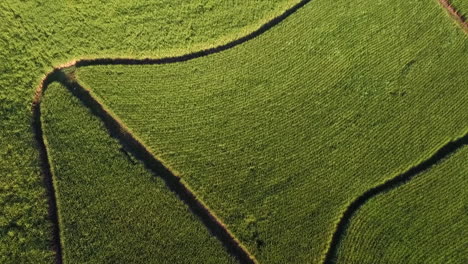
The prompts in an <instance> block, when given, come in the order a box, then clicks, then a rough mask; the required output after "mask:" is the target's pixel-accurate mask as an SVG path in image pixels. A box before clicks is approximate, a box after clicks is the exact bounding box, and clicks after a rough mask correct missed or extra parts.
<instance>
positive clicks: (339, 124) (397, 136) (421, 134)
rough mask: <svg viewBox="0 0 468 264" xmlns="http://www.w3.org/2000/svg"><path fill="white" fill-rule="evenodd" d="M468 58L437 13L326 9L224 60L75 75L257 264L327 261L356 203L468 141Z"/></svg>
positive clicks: (359, 4)
mask: <svg viewBox="0 0 468 264" xmlns="http://www.w3.org/2000/svg"><path fill="white" fill-rule="evenodd" d="M421 36H424V38H421ZM467 48H468V40H467V38H466V36H465V35H464V33H463V32H462V31H461V30H460V29H459V28H458V27H457V26H455V25H453V23H452V21H450V19H448V18H447V16H446V14H445V13H444V10H442V9H441V8H440V6H439V5H437V3H433V4H431V3H428V2H421V1H416V0H414V1H403V0H402V1H372V2H371V1H356V2H353V3H350V2H349V1H348V2H347V1H335V2H333V3H331V2H330V1H324V0H317V1H314V2H312V3H311V4H309V5H307V6H305V7H304V8H303V9H301V10H299V11H298V12H297V13H295V14H294V15H293V16H291V17H290V18H289V19H287V20H286V21H284V22H283V23H281V24H280V25H278V26H277V27H275V28H273V29H271V30H270V31H268V32H267V33H265V34H263V35H261V36H259V37H258V38H256V39H254V40H252V41H249V42H247V43H245V44H243V45H241V46H238V47H235V48H233V49H231V50H227V51H225V52H223V53H219V54H214V55H210V56H208V57H204V58H200V59H196V60H193V61H189V62H184V63H177V64H171V65H157V66H96V67H84V68H79V69H78V74H77V76H78V79H79V80H80V81H81V82H82V83H83V84H84V85H86V86H88V87H89V88H91V89H92V90H93V91H94V92H95V93H96V94H97V95H98V96H99V97H100V99H102V101H104V102H105V103H106V104H107V106H108V107H109V108H110V109H112V111H113V112H114V113H115V114H117V116H119V117H120V118H121V119H122V120H123V122H124V123H125V124H126V125H127V126H128V127H130V129H131V130H132V131H133V132H134V133H135V134H136V135H137V136H138V137H139V138H141V139H142V140H143V141H144V142H145V143H146V144H147V145H148V146H149V147H150V148H151V150H152V151H153V152H154V153H156V155H157V156H158V157H159V158H160V159H161V160H163V161H164V162H165V163H166V164H167V165H168V166H170V167H171V168H173V169H174V171H176V172H177V173H179V175H180V176H181V177H182V178H183V180H184V181H185V182H187V183H188V184H189V185H190V186H191V187H192V188H193V190H194V191H195V192H196V193H197V194H198V195H199V196H200V197H201V198H202V199H203V200H204V201H205V202H206V203H207V204H208V206H210V207H211V208H212V209H213V210H214V211H215V212H216V213H217V214H218V215H219V216H220V217H221V218H222V219H223V221H225V223H227V225H228V226H229V228H230V229H231V230H233V232H234V233H235V234H236V236H237V237H238V238H239V239H240V240H241V241H242V242H244V243H246V244H247V245H248V247H249V249H250V250H251V251H252V252H253V253H254V254H255V255H256V256H257V258H258V259H259V261H260V262H265V263H285V262H288V263H307V262H312V263H317V262H319V261H320V259H321V258H322V256H323V253H324V251H325V250H326V247H327V243H328V242H329V240H330V238H331V235H332V233H333V231H334V229H335V225H336V222H337V221H338V219H339V218H340V217H341V214H342V212H343V210H344V209H345V208H346V206H347V205H348V204H349V203H350V202H351V201H352V200H353V199H354V198H355V197H357V196H358V195H360V194H362V193H363V192H364V191H365V190H367V189H369V188H371V187H373V186H375V185H377V184H379V183H382V182H383V181H385V180H387V179H389V178H392V177H394V176H395V175H397V174H399V173H401V172H402V171H405V170H406V169H407V168H409V167H411V166H412V165H414V164H417V163H419V162H420V161H421V160H423V159H425V158H427V157H429V156H430V155H431V154H432V153H433V152H435V151H436V150H437V149H438V148H440V147H441V146H443V145H444V144H445V143H446V142H447V141H448V140H449V139H451V138H456V137H459V136H461V135H464V134H465V133H466V132H467V129H468V124H467V122H466V120H468V116H467V114H468V105H467V104H466V101H467V98H468V93H467V90H466V89H463V88H462V87H465V86H466V83H467V82H468V74H466V73H467V72H466V69H465V68H464V67H463V66H462V65H464V63H465V62H466V61H467V60H468V53H467Z"/></svg>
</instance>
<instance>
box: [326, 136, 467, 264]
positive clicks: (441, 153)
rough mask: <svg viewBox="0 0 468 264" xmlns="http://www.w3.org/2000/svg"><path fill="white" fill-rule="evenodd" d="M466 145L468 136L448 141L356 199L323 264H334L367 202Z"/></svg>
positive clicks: (341, 224)
mask: <svg viewBox="0 0 468 264" xmlns="http://www.w3.org/2000/svg"><path fill="white" fill-rule="evenodd" d="M466 145H468V134H466V135H464V136H463V137H461V138H458V139H456V140H454V141H450V142H449V143H447V144H445V145H444V146H443V147H442V148H440V149H439V150H438V151H437V152H435V153H434V154H433V155H432V156H430V157H429V158H428V159H426V160H424V161H422V162H421V163H419V164H418V165H416V166H413V167H411V168H410V169H409V170H407V171H406V172H404V173H402V174H399V175H398V176H396V177H394V178H392V179H390V180H388V181H386V182H384V183H383V184H381V185H378V186H376V187H374V188H371V189H369V190H367V191H366V192H364V193H363V194H361V195H360V196H359V197H357V198H356V199H355V200H354V201H353V202H352V203H351V204H350V205H349V206H348V208H347V209H346V211H345V212H344V214H343V216H342V217H341V219H340V221H339V222H338V225H337V226H336V230H335V232H334V233H333V236H332V239H331V242H330V246H329V248H328V251H327V253H326V255H325V259H324V261H323V263H324V264H334V263H336V261H337V259H336V258H337V254H338V247H339V245H340V242H341V240H342V239H343V238H344V236H345V234H346V229H347V228H348V226H349V224H350V222H351V219H352V217H353V216H354V215H355V214H356V212H357V211H358V210H359V208H361V207H362V206H363V205H364V204H365V203H367V201H369V200H370V199H372V198H374V197H375V196H377V195H379V194H382V193H385V192H388V191H390V190H392V189H395V188H398V187H399V186H401V185H403V184H405V183H407V182H408V181H410V180H411V179H413V178H414V177H415V176H416V175H418V174H420V173H421V172H423V171H425V170H428V169H430V168H431V167H432V166H434V165H436V164H438V163H439V162H441V161H442V160H443V159H445V158H447V157H448V156H449V155H451V154H453V153H454V152H456V151H457V150H459V149H460V148H462V147H464V146H466Z"/></svg>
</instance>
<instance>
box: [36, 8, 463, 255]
mask: <svg viewBox="0 0 468 264" xmlns="http://www.w3.org/2000/svg"><path fill="white" fill-rule="evenodd" d="M311 1H312V0H302V1H300V2H298V3H297V4H296V5H294V6H292V7H291V8H289V9H287V10H285V11H284V12H283V13H282V14H280V15H279V16H277V17H274V18H273V19H271V20H270V21H268V22H267V23H265V24H263V25H262V26H260V27H259V28H258V29H257V30H255V31H253V32H251V33H249V34H247V35H245V36H243V37H241V38H239V39H236V40H233V41H231V42H228V43H225V44H222V45H219V46H216V47H212V48H208V49H204V50H200V51H197V52H193V53H188V54H184V55H180V56H173V57H165V58H144V59H133V58H95V59H77V60H72V61H70V62H67V63H65V64H62V65H59V66H56V67H54V68H53V70H52V71H51V72H49V73H48V74H46V75H45V76H44V78H43V79H42V80H41V82H40V84H39V85H38V86H37V88H36V92H35V95H34V98H33V102H32V112H33V120H32V125H33V131H34V134H35V139H36V141H37V148H38V150H39V155H40V163H41V164H40V165H41V168H42V171H43V174H44V185H45V187H46V194H47V196H48V204H49V217H50V219H51V221H52V232H53V237H52V238H53V241H52V243H53V246H52V247H53V250H54V251H55V252H56V256H55V261H56V263H59V264H61V263H63V255H62V251H63V245H62V240H61V238H60V233H61V231H60V217H59V211H58V208H57V198H56V184H55V182H54V179H53V169H52V167H51V163H50V160H49V155H48V149H47V142H46V140H45V137H44V133H43V124H42V119H41V101H42V98H43V95H44V93H45V91H46V89H47V87H48V85H49V84H50V83H52V82H59V83H61V84H63V85H64V86H65V87H67V88H68V89H69V90H70V91H71V92H72V93H73V95H74V96H76V97H78V98H79V99H80V100H81V101H82V102H83V104H84V105H86V106H87V107H89V108H90V109H91V111H92V112H93V113H94V114H95V115H96V116H98V117H99V118H100V119H101V120H102V121H103V122H104V124H105V126H106V128H107V129H108V131H109V133H110V134H111V135H112V136H114V137H116V138H117V139H118V140H119V141H120V143H121V144H122V145H123V146H125V147H126V149H128V150H129V151H130V152H131V153H132V154H133V155H135V157H137V158H138V159H139V160H141V161H142V162H143V163H144V165H145V166H146V167H147V168H148V169H150V170H151V171H152V172H153V173H155V174H157V175H159V176H161V178H162V179H163V180H164V181H165V183H166V185H167V187H168V188H169V189H170V190H171V191H173V192H174V193H176V195H177V196H178V197H179V198H180V199H181V200H182V201H183V202H184V203H185V204H186V205H187V206H188V207H189V209H190V210H191V211H192V212H193V213H194V214H195V215H197V216H198V217H199V219H200V220H201V221H202V222H203V224H204V225H205V226H206V227H207V229H209V231H210V232H211V233H212V234H213V235H214V236H216V237H217V238H218V239H219V240H220V241H221V243H222V244H223V246H224V247H225V248H226V250H227V251H228V252H229V253H230V254H232V255H233V256H234V257H235V258H236V259H238V260H239V261H240V263H258V261H257V260H256V259H255V257H254V256H253V255H252V254H251V253H250V252H249V251H248V250H247V248H246V247H245V246H244V245H243V244H242V243H241V242H240V241H239V240H238V239H237V238H236V237H235V236H234V235H233V234H232V233H231V232H230V231H229V229H228V228H227V226H226V225H225V224H224V223H223V222H222V221H221V220H220V219H219V218H218V217H217V216H216V214H215V213H214V212H213V211H212V210H211V209H210V208H208V206H206V205H205V204H204V203H203V201H201V200H200V199H198V198H197V195H196V194H195V193H194V192H193V191H192V190H191V189H190V187H189V186H188V185H187V184H186V183H185V182H184V180H182V179H181V178H180V177H178V176H177V175H175V174H174V173H173V172H172V171H171V170H170V169H168V167H167V166H165V165H164V164H163V163H162V162H161V161H160V160H158V159H157V158H156V156H155V155H154V154H153V153H152V152H151V151H150V150H149V148H148V147H146V146H145V145H144V144H143V142H142V141H141V140H140V139H138V138H137V137H136V136H135V135H133V134H132V133H131V132H130V130H129V129H128V128H127V127H126V126H125V125H124V124H123V123H122V122H121V121H120V119H119V118H118V117H116V116H114V115H113V114H111V112H110V111H109V110H108V109H107V108H106V107H105V106H104V105H103V104H102V103H101V102H100V101H99V100H98V99H96V97H95V96H94V95H93V93H92V92H91V91H90V90H88V89H86V88H85V87H83V86H81V85H80V84H79V83H77V82H76V81H75V80H74V79H73V78H70V76H69V75H68V74H67V70H70V69H73V68H75V67H85V66H93V65H156V64H170V63H177V62H184V61H188V60H192V59H196V58H200V57H204V56H208V55H210V54H214V53H218V52H222V51H224V50H227V49H230V48H233V47H235V46H238V45H240V44H242V43H244V42H247V41H249V40H251V39H253V38H255V37H257V36H259V35H261V34H263V33H265V32H266V31H268V30H269V29H271V28H272V27H274V26H276V25H277V24H279V23H280V22H281V21H283V20H284V19H286V18H287V17H289V16H290V15H291V14H293V13H295V12H296V11H297V10H299V9H300V8H302V7H303V6H304V5H306V4H307V3H309V2H311ZM438 1H439V3H440V4H441V5H442V6H443V7H444V8H445V9H446V10H447V12H448V13H449V14H450V16H451V17H452V18H453V19H454V20H455V21H457V23H458V24H459V25H460V26H461V27H462V29H463V30H464V31H465V32H466V33H468V23H467V22H466V20H465V18H464V17H463V16H462V15H461V14H460V13H459V12H458V11H457V10H456V9H455V8H454V7H453V6H452V5H451V4H450V2H449V1H448V0H438ZM467 144H468V135H465V136H463V137H462V138H459V139H457V140H455V141H451V142H449V143H447V144H446V145H445V146H443V147H442V148H441V149H439V150H438V151H437V152H436V153H435V154H433V155H432V156H431V157H430V158H429V159H427V160H425V161H423V162H421V163H420V164H418V165H416V166H414V167H412V168H410V169H409V170H408V171H406V172H405V173H403V174H400V175H398V176H396V177H395V178H392V179H390V180H388V181H387V182H385V183H383V184H381V185H378V186H376V187H374V188H371V189H369V190H368V191H366V192H365V193H363V194H362V195H360V196H359V197H358V198H356V199H355V200H354V201H353V202H352V203H351V204H350V205H349V206H348V207H347V209H346V211H345V212H344V214H343V216H342V218H341V219H340V221H339V223H338V224H337V227H336V230H335V232H334V233H333V236H332V239H331V242H330V243H329V246H328V249H327V252H326V254H325V258H324V263H325V264H330V263H334V257H335V256H336V253H337V248H338V245H339V242H340V240H341V239H342V237H343V236H344V233H345V231H346V227H347V226H348V224H349V222H350V220H351V218H352V216H353V215H354V214H355V212H356V211H357V210H358V209H359V208H360V207H361V206H362V205H363V204H364V203H366V202H367V201H368V200H369V199H371V198H372V197H374V196H376V195H378V194H380V193H382V192H386V191H388V190H390V189H392V188H396V187H398V186H400V185H401V184H404V183H405V182H407V181H409V180H410V179H411V178H413V177H414V176H415V175H417V174H419V173H420V172H422V171H424V170H426V169H428V168H430V167H431V166H433V165H434V164H436V163H438V162H440V161H441V160H442V159H444V158H446V157H447V156H448V155H450V154H451V153H453V152H455V151H456V150H458V149H459V148H461V147H462V146H464V145H467Z"/></svg>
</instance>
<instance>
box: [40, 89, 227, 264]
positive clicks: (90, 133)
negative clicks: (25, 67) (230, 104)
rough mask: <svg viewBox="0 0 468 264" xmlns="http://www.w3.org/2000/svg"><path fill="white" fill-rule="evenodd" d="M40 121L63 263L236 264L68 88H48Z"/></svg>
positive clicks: (199, 223)
mask: <svg viewBox="0 0 468 264" xmlns="http://www.w3.org/2000/svg"><path fill="white" fill-rule="evenodd" d="M42 119H43V124H44V134H45V137H46V141H47V144H48V148H49V149H50V154H49V155H50V157H51V158H50V159H51V163H52V170H53V171H54V180H55V181H56V183H55V186H56V191H57V194H58V202H57V203H58V208H59V218H60V228H61V240H62V245H63V255H64V262H65V263H234V262H235V261H234V260H233V259H231V257H230V256H229V255H228V253H227V252H226V251H225V250H224V249H223V247H222V245H221V244H220V242H219V241H218V240H217V239H216V238H215V237H213V236H212V235H211V234H210V233H209V232H208V229H206V227H204V226H203V224H202V223H201V222H200V221H199V219H197V218H196V217H195V216H194V215H193V214H192V213H191V212H190V211H189V210H188V208H187V207H186V206H185V205H184V204H183V202H182V201H180V200H179V199H178V198H177V197H176V195H175V194H174V193H172V192H170V191H169V190H168V188H167V187H166V185H165V184H164V182H163V180H162V179H161V178H159V177H158V176H157V175H152V174H151V173H150V172H149V171H147V170H146V169H145V168H144V167H143V165H142V164H141V163H139V162H135V160H134V158H133V157H131V155H130V154H128V153H127V152H126V151H125V150H124V149H122V147H121V145H120V143H119V142H118V141H117V140H116V139H114V138H111V137H110V136H109V135H108V134H107V131H106V129H105V127H104V126H103V124H102V123H101V121H100V120H99V119H97V117H95V116H93V115H92V114H91V113H90V112H89V111H88V110H87V109H85V108H83V105H82V104H81V103H80V102H79V100H78V99H77V98H76V97H73V96H72V95H71V94H70V93H69V91H68V90H66V88H64V87H62V86H61V85H59V84H57V83H53V84H52V85H51V86H50V87H49V88H48V90H47V92H46V96H45V98H44V102H43V117H42Z"/></svg>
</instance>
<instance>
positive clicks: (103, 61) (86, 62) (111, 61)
mask: <svg viewBox="0 0 468 264" xmlns="http://www.w3.org/2000/svg"><path fill="white" fill-rule="evenodd" d="M310 1H312V0H302V1H300V2H299V3H297V4H295V5H294V6H292V7H290V8H289V9H287V10H286V11H284V12H283V13H282V14H281V15H279V16H277V17H274V18H273V19H272V20H270V21H268V22H266V23H265V24H263V25H262V26H260V27H259V28H258V29H257V30H255V31H253V32H251V33H249V34H247V35H245V36H243V37H241V38H238V39H235V40H233V41H231V42H228V43H226V44H223V45H220V46H216V47H213V48H209V49H205V50H201V51H196V52H192V53H188V54H185V55H181V56H174V57H166V58H160V59H152V58H146V59H130V58H96V59H82V60H77V61H76V66H77V67H84V66H93V65H148V64H169V63H175V62H183V61H188V60H192V59H195V58H200V57H204V56H207V55H210V54H214V53H218V52H221V51H224V50H227V49H230V48H233V47H235V46H238V45H240V44H242V43H244V42H247V41H249V40H251V39H253V38H255V37H258V36H260V35H261V34H263V33H265V32H266V31H268V30H269V29H271V28H272V27H274V26H276V25H278V24H279V23H280V22H282V21H283V20H285V19H286V18H287V17H289V16H290V15H292V14H293V13H294V12H296V11H297V10H299V9H300V8H301V7H303V6H304V5H306V4H307V3H309V2H310Z"/></svg>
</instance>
